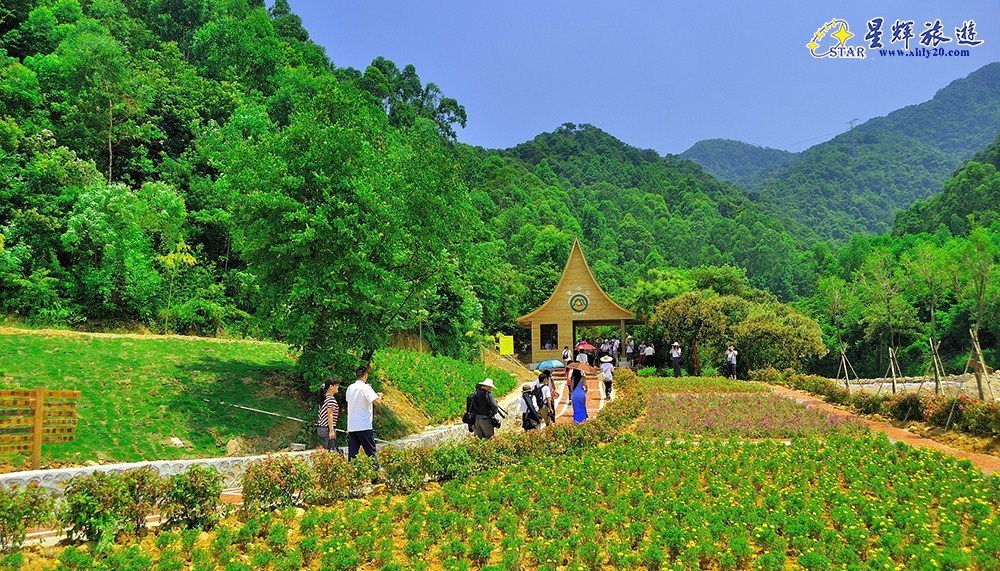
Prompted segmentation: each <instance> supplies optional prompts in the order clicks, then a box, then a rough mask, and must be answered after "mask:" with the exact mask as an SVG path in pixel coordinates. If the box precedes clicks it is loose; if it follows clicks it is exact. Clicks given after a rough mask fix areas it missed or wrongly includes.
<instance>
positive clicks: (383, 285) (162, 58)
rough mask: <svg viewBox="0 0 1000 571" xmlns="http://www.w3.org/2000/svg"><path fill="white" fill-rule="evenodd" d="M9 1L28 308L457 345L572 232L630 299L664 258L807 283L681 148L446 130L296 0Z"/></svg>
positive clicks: (295, 339)
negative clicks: (338, 61) (331, 38)
mask: <svg viewBox="0 0 1000 571" xmlns="http://www.w3.org/2000/svg"><path fill="white" fill-rule="evenodd" d="M4 9H5V15H4V17H3V18H2V19H0V176H2V185H0V237H2V238H0V303H2V305H3V310H4V311H5V312H6V313H8V314H14V315H17V316H19V317H20V318H22V319H26V320H29V321H33V322H37V323H62V324H70V325H88V326H97V327H100V326H102V324H103V325H108V324H114V323H122V322H124V323H132V324H134V323H141V324H144V325H146V326H148V327H150V328H151V329H153V330H157V331H181V332H190V333H202V334H215V333H219V332H229V333H236V334H255V335H263V336H266V337H272V338H281V339H286V340H288V341H289V342H290V343H292V344H294V345H298V346H301V347H307V348H311V350H307V351H306V354H307V355H310V357H309V358H305V357H304V360H305V361H309V359H311V358H317V359H335V360H336V359H342V358H344V355H349V354H351V352H354V353H353V354H355V355H360V354H362V353H364V352H365V351H367V350H370V349H372V347H373V346H377V345H378V344H379V343H381V342H382V341H383V340H384V338H385V336H386V335H387V332H388V331H390V330H393V329H408V328H417V327H419V328H420V329H421V331H422V332H423V334H424V335H425V337H427V338H428V339H429V340H431V341H432V343H433V344H434V346H435V348H437V349H438V350H441V351H443V352H446V353H448V354H452V355H456V356H462V355H468V354H471V353H472V352H474V351H475V350H476V347H477V346H478V343H479V339H480V337H479V334H480V333H481V332H495V331H497V330H513V331H516V332H518V333H520V332H521V329H520V327H518V326H517V325H516V323H515V320H514V318H515V317H516V316H517V315H519V314H520V313H523V312H526V311H527V310H530V309H531V308H532V307H533V306H534V305H537V304H538V303H540V302H541V301H543V300H544V299H545V297H546V296H547V295H548V294H549V293H550V291H551V288H552V287H553V286H554V284H555V283H556V280H557V278H558V274H559V272H560V271H561V269H562V266H563V263H564V261H565V256H566V254H567V252H568V251H569V246H570V244H571V242H572V239H573V238H574V237H576V236H579V237H581V239H582V240H583V242H584V243H585V245H586V248H587V252H588V256H589V257H590V260H591V262H592V264H593V267H594V271H595V272H596V273H597V274H598V275H599V277H600V279H601V280H602V282H603V283H605V284H606V287H608V289H610V290H612V291H614V292H615V293H616V295H619V296H620V297H621V298H623V299H625V298H627V297H628V296H629V295H630V294H629V293H628V292H627V291H626V290H627V289H628V288H629V287H630V286H631V285H633V284H634V283H635V282H636V281H637V280H638V279H640V278H642V277H643V276H645V275H646V274H647V273H648V272H649V271H650V270H654V269H656V268H660V267H665V266H668V265H676V266H681V267H693V266H700V265H711V264H714V265H723V264H732V265H738V266H741V267H743V268H746V271H747V273H748V275H749V278H750V280H751V282H752V283H753V284H754V285H756V286H758V287H765V288H767V289H769V290H771V291H772V292H774V293H775V294H777V295H779V296H781V297H783V298H790V297H793V296H795V295H796V294H798V293H801V292H803V291H808V290H810V288H811V283H810V277H809V276H810V274H809V270H808V268H809V265H808V264H805V265H803V264H801V263H800V258H801V257H802V256H803V254H802V251H803V250H804V246H802V245H801V244H798V243H796V242H795V241H794V240H793V239H792V237H791V236H792V234H791V233H790V232H788V231H787V230H786V228H785V227H784V225H783V224H782V223H781V222H780V221H777V220H775V219H774V218H773V217H768V216H765V215H764V214H763V213H762V212H760V211H759V210H758V209H757V208H755V207H754V206H753V204H751V203H750V201H748V200H747V199H746V198H745V197H743V196H742V195H741V193H740V192H739V191H738V190H737V189H736V188H735V187H733V186H732V185H730V184H728V183H720V182H719V181H717V180H715V179H714V178H712V177H711V176H710V175H708V174H706V173H705V172H704V171H703V170H702V169H701V168H700V167H698V166H697V165H695V164H694V163H691V162H690V161H686V160H682V159H678V158H676V157H667V158H661V157H659V156H658V155H657V153H655V152H654V151H643V150H639V149H635V148H632V147H629V146H627V145H625V144H623V143H621V142H620V141H618V140H616V139H614V138H613V137H610V136H609V135H607V134H606V133H603V132H601V131H600V130H598V129H596V128H594V127H591V126H581V127H576V126H573V125H565V126H563V127H561V128H560V129H558V130H557V131H556V132H554V133H549V134H545V135H540V136H539V137H538V138H536V139H535V140H533V141H530V142H528V143H525V144H523V145H520V146H518V147H516V148H514V149H510V150H507V151H488V150H483V149H474V148H471V147H468V146H466V145H462V144H458V143H456V142H455V141H454V138H455V129H457V128H460V127H461V126H463V125H464V124H465V121H466V111H465V109H464V108H463V107H462V106H461V105H460V104H459V103H458V102H457V101H455V100H454V99H451V98H448V97H446V96H444V94H442V93H441V91H440V90H439V89H438V88H437V87H436V86H435V85H434V84H433V83H424V82H423V81H422V80H421V79H420V77H419V76H418V75H417V72H416V70H415V69H414V68H413V66H404V67H402V68H400V67H398V66H397V65H396V64H395V63H393V62H391V61H388V60H386V59H384V58H377V59H376V60H375V61H373V62H372V64H371V65H370V66H368V67H367V68H366V69H365V70H355V69H351V68H343V67H338V66H336V65H335V64H334V63H333V62H331V60H330V58H328V57H327V55H326V54H325V52H324V50H323V49H322V48H321V47H319V46H317V45H316V44H314V43H313V42H311V41H310V40H309V35H308V33H307V32H306V30H305V29H304V28H303V27H302V22H301V20H300V19H299V18H298V17H297V16H295V15H294V14H293V13H292V12H291V9H290V6H289V4H288V2H287V1H285V0H279V1H277V2H276V3H275V4H274V5H273V7H271V8H270V9H267V8H266V7H265V6H264V3H263V2H262V1H261V0H206V1H203V2H178V1H176V0H127V1H122V0H102V1H100V2H80V1H79V0H24V1H21V2H19V3H17V4H15V5H5V8H4ZM344 276H351V278H350V279H345V277H344ZM335 323H336V324H342V325H339V326H337V327H332V326H324V324H335ZM343 324H352V325H351V326H350V327H349V326H347V325H343ZM352 327H353V328H352ZM345 340H346V341H345ZM345 343H346V344H345ZM338 344H342V345H343V347H339V345H338ZM359 344H360V345H359ZM335 347H337V349H335ZM348 360H349V359H348ZM316 365H317V367H318V368H322V367H324V366H327V365H331V366H332V365H333V364H332V363H325V364H324V363H317V364H316ZM340 366H341V367H342V368H343V366H344V363H341V364H340Z"/></svg>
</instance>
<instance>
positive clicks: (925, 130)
mask: <svg viewBox="0 0 1000 571" xmlns="http://www.w3.org/2000/svg"><path fill="white" fill-rule="evenodd" d="M998 133H1000V62H996V63H991V64H988V65H986V66H983V67H981V68H980V69H978V70H976V71H974V72H973V73H971V74H969V75H968V76H967V77H965V78H962V79H957V80H955V81H953V82H951V83H950V84H949V85H948V86H946V87H944V88H942V89H941V90H939V91H938V92H937V93H936V94H935V95H934V97H933V98H932V99H931V100H929V101H926V102H924V103H919V104H917V105H910V106H908V107H904V108H902V109H899V110H897V111H894V112H892V113H889V114H888V115H886V116H885V117H876V118H874V119H871V120H869V121H866V122H865V123H863V124H861V125H859V126H857V127H856V128H854V129H851V130H849V131H847V132H844V133H841V134H840V135H838V136H836V137H834V138H833V139H831V140H829V141H827V142H825V143H820V144H818V145H815V146H813V147H811V148H809V149H807V150H805V151H803V152H801V153H798V154H792V153H789V155H791V156H787V155H782V154H781V153H783V151H778V150H776V149H767V148H763V147H755V146H753V145H750V144H747V143H740V142H737V141H719V140H715V139H713V140H709V141H702V142H699V143H696V144H695V145H694V146H692V147H691V148H690V149H688V150H687V151H685V152H684V153H682V154H681V156H684V157H686V158H690V159H692V160H694V161H696V162H699V164H701V165H702V166H703V167H704V168H705V169H706V170H707V171H708V172H710V173H712V174H713V175H715V176H717V177H719V178H722V179H723V180H728V181H730V182H734V183H736V184H738V185H740V186H741V187H743V188H744V189H745V190H746V192H747V196H748V197H749V198H750V199H751V200H753V201H754V202H757V203H759V204H760V205H761V206H762V207H763V208H765V209H766V210H768V211H771V212H773V213H775V214H779V215H782V216H788V217H790V218H792V219H794V220H795V221H797V222H799V223H801V224H804V225H806V226H808V227H810V228H812V229H813V230H814V231H815V232H816V234H817V236H818V237H823V238H833V239H837V240H843V239H846V238H847V237H848V236H850V234H852V233H854V232H884V231H887V230H888V229H889V228H890V227H891V225H892V221H893V219H894V217H895V215H896V213H897V212H899V211H901V210H903V209H906V208H907V207H909V206H910V205H911V204H913V203H914V202H915V201H917V200H920V199H924V198H927V197H929V196H931V195H934V194H936V193H938V192H940V190H941V188H942V185H943V184H944V182H945V181H946V180H947V179H948V178H949V177H950V176H951V174H952V173H953V172H954V171H955V169H957V168H958V167H960V166H961V165H962V164H963V163H964V162H965V161H966V160H968V159H969V158H970V157H971V156H972V155H973V154H974V153H976V152H977V151H978V150H980V149H983V148H984V147H986V146H987V145H988V144H989V143H990V142H991V141H993V139H994V138H995V137H996V136H997V134H998ZM720 155H721V156H720ZM782 160H787V161H788V162H787V164H785V165H784V166H781V165H780V161H782ZM776 163H778V164H777V165H776Z"/></svg>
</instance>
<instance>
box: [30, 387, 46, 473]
mask: <svg viewBox="0 0 1000 571" xmlns="http://www.w3.org/2000/svg"><path fill="white" fill-rule="evenodd" d="M44 405H45V389H44V388H42V387H38V388H36V389H35V425H34V426H33V427H32V428H33V430H32V435H31V469H32V470H37V469H39V468H41V467H42V439H43V436H42V427H43V425H44V424H45V413H44V412H43V407H44Z"/></svg>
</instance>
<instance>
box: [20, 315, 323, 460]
mask: <svg viewBox="0 0 1000 571" xmlns="http://www.w3.org/2000/svg"><path fill="white" fill-rule="evenodd" d="M293 365H294V362H293V360H292V359H291V358H289V355H288V350H287V347H285V346H284V345H281V344H278V343H257V342H248V341H215V340H211V339H191V338H179V337H169V338H150V337H145V338H144V337H142V336H120V335H89V334H77V333H72V332H32V331H18V330H11V329H4V330H2V331H0V373H2V374H0V385H2V386H4V387H5V388H15V387H16V388H34V387H38V386H42V387H45V388H48V389H65V390H79V391H80V392H81V398H80V401H79V405H78V412H79V416H80V422H79V424H78V425H77V437H76V440H75V441H74V442H69V443H62V444H51V445H45V446H44V447H43V460H44V461H45V462H48V461H52V460H56V461H64V462H73V463H78V464H79V463H83V462H84V461H86V460H105V461H107V460H117V461H120V462H125V461H136V460H157V459H168V460H169V459H174V458H188V457H196V456H224V455H225V454H226V443H227V442H228V441H229V440H230V439H233V438H237V437H238V438H240V439H246V440H247V441H248V443H250V444H249V445H250V446H251V448H250V449H253V448H252V447H253V446H254V445H253V444H252V443H253V442H254V441H258V442H259V445H260V446H261V448H263V449H274V448H277V447H280V446H284V445H286V444H287V443H288V442H290V441H291V440H293V439H294V437H295V436H296V435H297V434H298V432H299V426H298V424H297V423H294V422H290V423H289V422H286V421H281V420H280V419H278V418H276V417H272V416H266V415H261V414H255V413H251V412H246V411H241V410H239V409H236V408H232V407H228V406H220V405H219V404H218V403H219V401H224V402H227V403H234V404H240V405H244V406H250V407H254V408H262V409H266V410H270V411H273V412H277V413H280V414H285V415H289V416H293V417H297V418H303V417H304V416H305V415H309V414H310V412H309V410H310V409H309V407H308V405H306V404H304V403H303V397H304V396H305V395H301V394H297V392H298V389H296V384H295V382H294V380H293V379H292V377H291V373H292V370H293ZM206 400H207V402H206ZM172 437H176V438H179V439H180V440H181V441H182V442H184V444H185V447H175V446H172V445H171V444H170V439H171V438H172ZM6 460H7V462H8V463H12V464H13V465H14V466H15V467H16V466H18V464H19V462H20V461H23V457H21V456H11V457H8V458H7V459H6Z"/></svg>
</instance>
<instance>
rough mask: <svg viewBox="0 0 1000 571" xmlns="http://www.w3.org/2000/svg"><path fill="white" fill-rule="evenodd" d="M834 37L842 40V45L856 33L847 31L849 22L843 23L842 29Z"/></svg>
mask: <svg viewBox="0 0 1000 571" xmlns="http://www.w3.org/2000/svg"><path fill="white" fill-rule="evenodd" d="M833 37H835V38H837V41H839V42H840V45H844V42H846V41H847V40H849V39H851V38H853V37H854V34H852V33H850V32H848V31H847V24H841V25H840V29H839V30H837V31H836V32H835V33H834V34H833Z"/></svg>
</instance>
